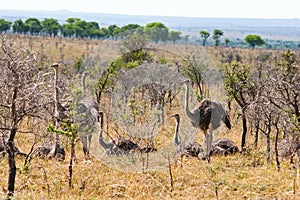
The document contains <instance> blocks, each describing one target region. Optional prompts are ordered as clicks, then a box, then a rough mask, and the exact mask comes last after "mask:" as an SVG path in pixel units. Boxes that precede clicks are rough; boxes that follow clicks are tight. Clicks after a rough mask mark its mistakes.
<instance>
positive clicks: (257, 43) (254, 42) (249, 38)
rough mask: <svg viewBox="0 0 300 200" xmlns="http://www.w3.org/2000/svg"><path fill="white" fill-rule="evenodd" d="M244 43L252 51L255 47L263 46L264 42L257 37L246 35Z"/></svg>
mask: <svg viewBox="0 0 300 200" xmlns="http://www.w3.org/2000/svg"><path fill="white" fill-rule="evenodd" d="M244 41H245V42H246V43H248V44H249V45H250V46H251V47H252V49H254V47H255V46H261V45H263V44H265V41H264V40H263V39H262V38H261V37H260V36H259V35H247V36H246V37H245V39H244Z"/></svg>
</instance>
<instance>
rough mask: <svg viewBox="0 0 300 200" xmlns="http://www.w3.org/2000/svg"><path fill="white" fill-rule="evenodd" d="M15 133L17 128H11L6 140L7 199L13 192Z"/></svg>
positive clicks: (15, 169) (15, 170)
mask: <svg viewBox="0 0 300 200" xmlns="http://www.w3.org/2000/svg"><path fill="white" fill-rule="evenodd" d="M16 133H17V128H15V127H13V128H12V129H11V131H10V136H9V139H8V144H7V146H8V148H7V153H8V165H9V174H8V187H7V191H8V193H7V198H11V197H13V195H14V192H15V179H16V172H17V168H16V161H15V152H14V138H15V136H16Z"/></svg>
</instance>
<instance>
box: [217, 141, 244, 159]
mask: <svg viewBox="0 0 300 200" xmlns="http://www.w3.org/2000/svg"><path fill="white" fill-rule="evenodd" d="M237 152H239V148H238V146H237V145H236V144H235V143H234V142H233V141H232V140H231V139H229V138H218V139H216V140H214V141H213V142H212V151H211V154H212V155H224V156H227V155H229V154H235V153H237Z"/></svg>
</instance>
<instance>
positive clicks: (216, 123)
mask: <svg viewBox="0 0 300 200" xmlns="http://www.w3.org/2000/svg"><path fill="white" fill-rule="evenodd" d="M184 84H185V86H186V90H185V112H186V114H187V116H188V118H189V119H190V120H191V123H192V125H193V126H194V127H196V128H200V129H201V130H203V132H204V138H203V141H204V146H205V149H206V158H207V160H208V162H210V152H211V145H212V141H213V135H212V132H213V130H215V129H217V128H219V127H220V126H221V121H223V122H224V123H225V125H226V126H227V127H228V128H229V129H231V124H230V121H229V118H228V116H227V114H226V111H225V109H224V108H223V106H222V105H221V104H220V103H218V102H215V101H211V100H208V99H205V100H203V101H201V102H200V104H199V106H197V107H196V108H194V109H193V110H192V111H190V110H189V86H190V81H189V80H186V81H184Z"/></svg>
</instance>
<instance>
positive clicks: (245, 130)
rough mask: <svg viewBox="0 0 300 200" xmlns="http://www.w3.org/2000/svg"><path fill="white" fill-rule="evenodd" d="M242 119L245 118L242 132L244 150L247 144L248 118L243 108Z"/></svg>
mask: <svg viewBox="0 0 300 200" xmlns="http://www.w3.org/2000/svg"><path fill="white" fill-rule="evenodd" d="M242 120H243V133H242V142H241V148H242V150H244V148H245V145H246V135H247V118H246V113H245V111H244V110H242Z"/></svg>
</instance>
